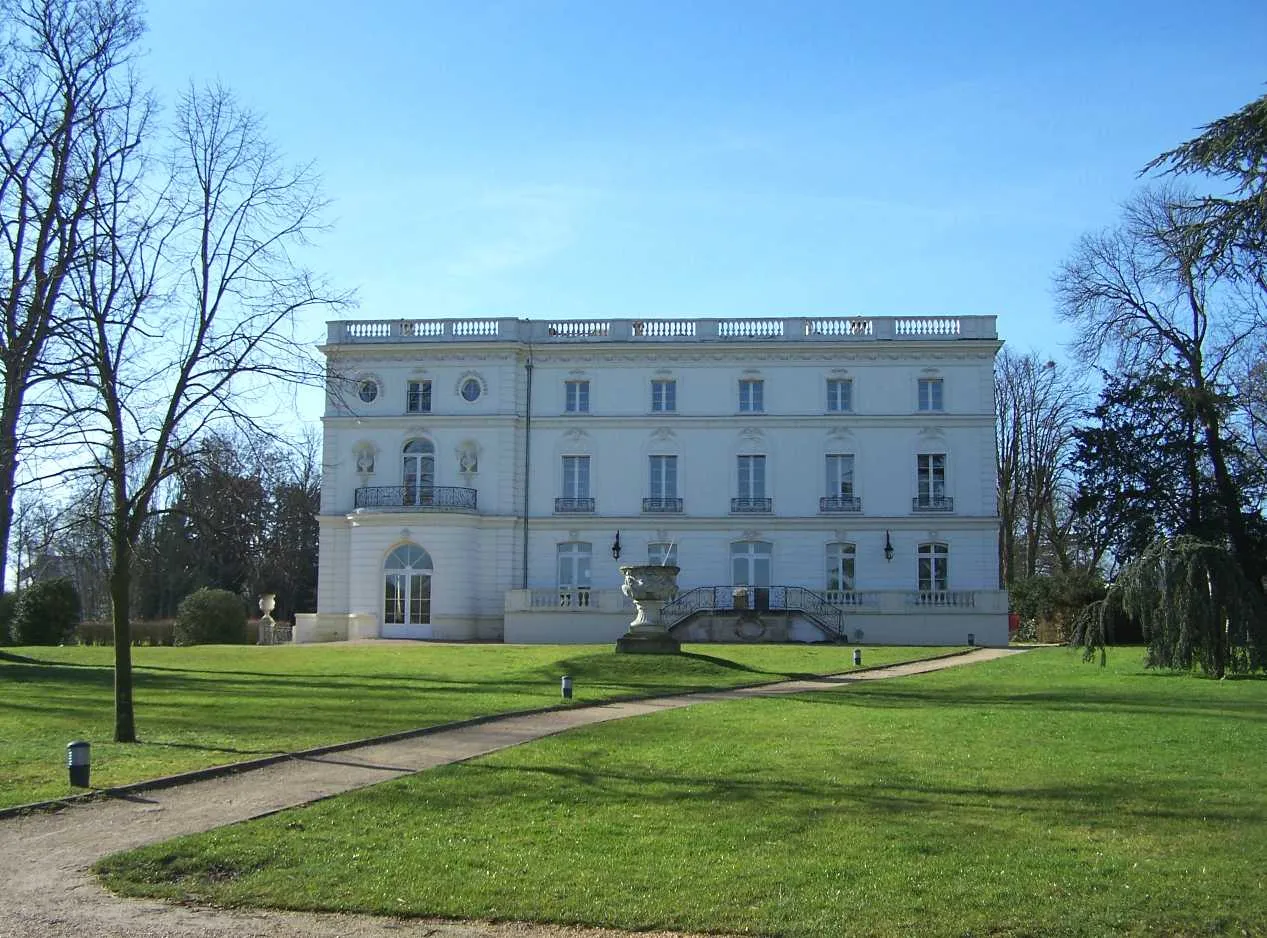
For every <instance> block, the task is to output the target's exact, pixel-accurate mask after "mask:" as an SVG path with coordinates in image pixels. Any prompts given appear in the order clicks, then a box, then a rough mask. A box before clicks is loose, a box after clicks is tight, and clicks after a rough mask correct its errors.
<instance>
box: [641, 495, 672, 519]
mask: <svg viewBox="0 0 1267 938" xmlns="http://www.w3.org/2000/svg"><path fill="white" fill-rule="evenodd" d="M642 510H643V511H645V512H647V513H648V514H679V515H680V514H681V513H682V499H680V498H644V499H643V500H642Z"/></svg>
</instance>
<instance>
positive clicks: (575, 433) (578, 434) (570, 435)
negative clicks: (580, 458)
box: [563, 427, 590, 443]
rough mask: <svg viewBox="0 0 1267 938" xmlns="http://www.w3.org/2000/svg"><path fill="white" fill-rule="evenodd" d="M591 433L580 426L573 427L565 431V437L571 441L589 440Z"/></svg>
mask: <svg viewBox="0 0 1267 938" xmlns="http://www.w3.org/2000/svg"><path fill="white" fill-rule="evenodd" d="M589 438H590V435H589V434H588V433H586V432H585V431H584V430H582V429H581V428H580V427H572V429H570V430H565V431H563V439H565V440H567V441H568V442H569V443H579V442H580V441H581V440H588V439H589Z"/></svg>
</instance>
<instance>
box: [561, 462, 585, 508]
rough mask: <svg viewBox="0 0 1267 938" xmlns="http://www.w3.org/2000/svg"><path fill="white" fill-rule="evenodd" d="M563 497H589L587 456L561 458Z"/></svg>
mask: <svg viewBox="0 0 1267 938" xmlns="http://www.w3.org/2000/svg"><path fill="white" fill-rule="evenodd" d="M563 497H564V498H589V497H590V458H589V457H588V456H564V457H563Z"/></svg>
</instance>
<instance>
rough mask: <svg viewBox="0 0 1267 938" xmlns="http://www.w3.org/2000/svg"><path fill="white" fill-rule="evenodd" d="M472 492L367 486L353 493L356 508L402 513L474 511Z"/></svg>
mask: <svg viewBox="0 0 1267 938" xmlns="http://www.w3.org/2000/svg"><path fill="white" fill-rule="evenodd" d="M477 495H478V492H477V491H476V490H475V489H468V488H462V487H460V486H456V485H370V486H366V487H364V488H359V489H357V490H356V495H355V498H354V504H355V505H356V507H357V508H399V509H402V510H405V511H476V510H477V508H478V506H477V504H476V496H477Z"/></svg>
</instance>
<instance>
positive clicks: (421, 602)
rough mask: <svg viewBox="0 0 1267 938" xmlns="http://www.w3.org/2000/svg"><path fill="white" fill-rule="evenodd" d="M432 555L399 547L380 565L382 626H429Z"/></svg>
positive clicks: (411, 548)
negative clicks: (381, 569)
mask: <svg viewBox="0 0 1267 938" xmlns="http://www.w3.org/2000/svg"><path fill="white" fill-rule="evenodd" d="M433 569H434V568H433V567H432V564H431V555H430V554H428V553H427V552H426V551H425V550H423V549H422V548H421V547H419V546H418V545H417V544H401V545H400V546H399V547H397V548H396V549H395V550H393V551H392V552H391V553H390V554H388V555H387V559H386V560H385V561H384V562H383V624H384V625H429V624H430V623H431V573H432V570H433Z"/></svg>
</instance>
